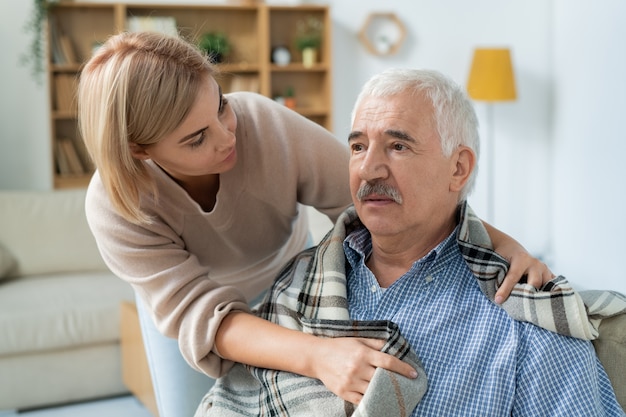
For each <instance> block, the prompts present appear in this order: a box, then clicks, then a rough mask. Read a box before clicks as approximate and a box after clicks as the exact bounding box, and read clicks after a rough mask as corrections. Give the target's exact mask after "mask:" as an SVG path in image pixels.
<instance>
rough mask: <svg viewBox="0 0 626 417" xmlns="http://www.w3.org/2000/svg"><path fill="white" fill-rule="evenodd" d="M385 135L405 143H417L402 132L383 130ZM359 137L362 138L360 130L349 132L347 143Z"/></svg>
mask: <svg viewBox="0 0 626 417" xmlns="http://www.w3.org/2000/svg"><path fill="white" fill-rule="evenodd" d="M385 134H386V135H387V136H391V137H393V138H396V139H400V140H403V141H405V142H411V143H416V142H417V141H416V140H415V139H413V137H412V136H411V135H409V134H408V133H406V132H403V131H402V130H395V129H387V130H385ZM361 136H363V132H361V131H360V130H355V131H353V132H350V134H349V135H348V142H350V141H351V140H353V139H356V138H358V137H361Z"/></svg>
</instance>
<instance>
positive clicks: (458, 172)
mask: <svg viewBox="0 0 626 417" xmlns="http://www.w3.org/2000/svg"><path fill="white" fill-rule="evenodd" d="M451 161H452V163H453V166H452V177H451V178H450V191H454V192H459V191H461V190H462V189H463V187H464V186H465V184H467V181H468V180H469V178H470V175H471V174H472V171H473V170H474V168H475V165H476V155H475V154H474V151H472V150H471V149H470V148H468V147H467V146H459V147H458V148H457V149H456V151H455V152H454V154H452V158H451Z"/></svg>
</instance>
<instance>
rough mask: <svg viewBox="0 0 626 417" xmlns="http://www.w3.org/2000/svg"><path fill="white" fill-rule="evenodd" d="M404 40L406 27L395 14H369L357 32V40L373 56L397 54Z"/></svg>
mask: <svg viewBox="0 0 626 417" xmlns="http://www.w3.org/2000/svg"><path fill="white" fill-rule="evenodd" d="M404 38H406V27H405V26H404V24H403V23H402V21H401V20H400V19H399V18H398V16H396V14H395V13H383V12H374V13H370V14H369V15H368V16H367V19H365V23H363V26H362V27H361V30H360V31H359V39H360V40H361V42H362V43H363V45H365V47H366V48H367V50H368V51H369V52H370V53H372V54H374V55H381V56H382V55H393V54H395V53H397V52H398V50H399V49H400V47H401V46H402V43H403V42H404Z"/></svg>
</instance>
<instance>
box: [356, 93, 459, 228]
mask: <svg viewBox="0 0 626 417" xmlns="http://www.w3.org/2000/svg"><path fill="white" fill-rule="evenodd" d="M348 142H349V146H350V150H351V157H350V190H351V194H352V199H353V201H354V204H355V208H356V210H357V212H358V214H359V217H360V219H361V221H362V222H363V224H365V226H366V227H367V228H368V229H369V230H370V232H371V234H372V236H373V237H398V236H403V235H406V234H407V233H408V235H407V236H411V234H413V233H421V234H427V235H428V234H429V233H442V232H443V230H442V227H444V228H449V222H450V220H451V218H452V219H453V217H454V212H455V209H456V205H457V199H458V188H457V187H456V186H453V185H452V184H453V183H454V184H456V183H455V180H454V177H455V173H456V172H457V163H456V159H457V158H456V156H457V153H456V152H455V153H454V154H453V157H451V158H445V157H444V156H443V154H442V151H441V145H440V141H439V136H438V133H437V131H436V126H435V123H434V120H433V109H432V105H431V103H430V101H429V100H428V99H426V98H424V97H422V96H419V97H417V98H416V97H412V96H411V95H410V94H408V93H402V94H399V95H396V96H393V97H386V98H376V97H369V98H366V99H365V100H363V101H362V102H361V104H360V105H359V107H358V108H357V109H356V113H355V119H354V123H353V126H352V132H351V133H350V138H349V140H348ZM376 185H380V186H382V187H383V188H382V189H377V188H376V187H374V188H373V189H370V191H368V192H366V193H365V194H366V195H364V196H360V195H358V194H359V189H363V188H365V189H367V188H368V186H376ZM385 188H387V189H388V190H392V191H391V192H386V191H385ZM393 190H395V192H396V194H397V196H395V197H393V196H391V195H390V194H393ZM446 230H447V229H446ZM448 233H449V232H448ZM444 237H445V236H444Z"/></svg>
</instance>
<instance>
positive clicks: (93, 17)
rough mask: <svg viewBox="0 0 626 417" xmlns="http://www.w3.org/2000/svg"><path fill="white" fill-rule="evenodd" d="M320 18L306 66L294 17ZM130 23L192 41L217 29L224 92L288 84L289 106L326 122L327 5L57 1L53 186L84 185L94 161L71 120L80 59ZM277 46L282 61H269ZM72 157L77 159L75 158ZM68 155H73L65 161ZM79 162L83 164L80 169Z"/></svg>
mask: <svg viewBox="0 0 626 417" xmlns="http://www.w3.org/2000/svg"><path fill="white" fill-rule="evenodd" d="M311 16H313V17H315V18H316V19H319V20H320V21H321V22H322V23H323V35H322V45H321V46H320V48H319V51H318V58H317V61H316V62H315V63H314V64H313V65H312V66H306V67H305V65H303V63H302V54H301V52H300V51H299V50H297V48H296V47H295V44H294V40H295V34H296V25H297V22H298V21H300V20H301V19H305V18H309V17H311ZM134 27H142V28H148V29H150V28H154V30H163V31H171V30H172V28H174V30H176V31H178V32H179V33H180V34H181V35H182V36H184V37H185V38H187V39H190V40H191V41H193V42H197V41H198V40H199V38H200V37H201V36H202V35H203V34H204V33H206V32H210V31H211V32H223V33H225V34H226V35H227V37H228V40H229V42H230V45H231V50H230V53H229V54H228V55H227V56H226V57H225V58H224V60H223V61H222V62H221V63H219V64H217V65H218V67H219V69H220V75H219V76H218V82H219V83H220V84H221V86H222V89H223V90H224V91H225V92H232V91H243V90H245V91H255V92H258V93H260V94H263V95H265V96H267V97H270V98H278V97H282V96H284V95H285V94H286V93H287V91H290V92H293V98H292V101H295V104H293V107H292V108H293V109H294V110H295V111H296V112H298V113H300V114H302V115H303V116H305V117H307V118H309V119H311V120H313V121H314V122H316V123H318V124H320V125H322V126H324V127H325V128H327V129H328V130H332V98H331V91H332V55H331V32H330V28H331V21H330V11H329V8H328V6H322V5H302V6H279V5H269V4H264V3H253V2H241V3H237V4H235V3H233V4H214V5H205V4H194V5H185V4H178V3H172V4H144V3H141V4H132V3H101V2H98V3H81V2H78V1H72V2H63V1H61V2H59V3H56V4H55V5H54V7H52V8H51V9H50V10H49V15H48V40H49V42H48V50H49V59H48V61H49V62H48V66H47V68H48V80H49V88H50V104H49V105H50V123H51V130H50V131H51V136H52V137H51V139H50V140H51V143H52V146H51V148H52V154H53V155H52V157H53V162H54V163H53V166H54V173H53V178H54V188H68V187H81V186H86V185H87V183H88V181H89V178H90V177H91V174H92V173H93V166H92V164H91V163H90V161H89V159H88V158H87V157H86V152H85V149H84V146H83V144H82V139H81V138H80V135H79V132H78V127H77V120H76V99H75V88H76V80H77V76H78V74H79V73H80V69H81V65H82V63H84V62H85V61H86V60H87V59H88V58H89V57H90V56H91V53H92V51H93V50H94V48H97V46H98V45H99V44H100V43H102V42H104V41H105V40H106V39H107V38H108V37H109V36H110V35H112V34H114V33H118V32H120V31H122V30H131V28H134ZM277 46H283V47H285V48H287V49H288V50H289V52H290V55H291V60H290V62H289V63H287V64H286V65H285V64H282V65H278V64H276V63H273V62H272V51H273V49H274V48H275V47H277ZM76 159H78V163H79V164H77V160H76ZM70 160H72V161H73V162H69V161H70ZM79 167H82V169H79Z"/></svg>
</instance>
